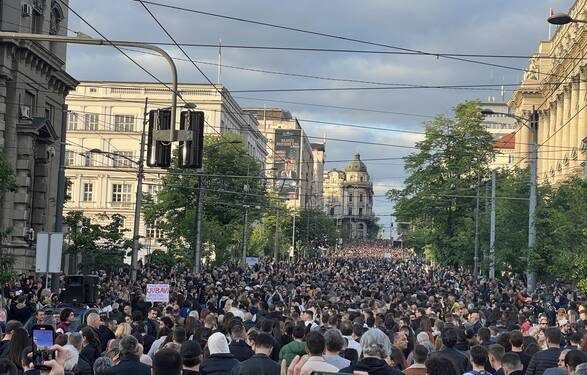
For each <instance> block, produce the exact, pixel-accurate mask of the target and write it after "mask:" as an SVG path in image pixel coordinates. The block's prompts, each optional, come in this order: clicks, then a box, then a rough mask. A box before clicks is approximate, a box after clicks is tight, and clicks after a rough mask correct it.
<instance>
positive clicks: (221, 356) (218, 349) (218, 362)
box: [200, 332, 239, 375]
mask: <svg viewBox="0 0 587 375" xmlns="http://www.w3.org/2000/svg"><path fill="white" fill-rule="evenodd" d="M208 350H209V352H210V356H209V357H208V358H204V361H203V362H202V366H200V373H201V374H202V375H227V374H230V372H231V371H232V368H233V367H234V366H236V365H238V364H239V361H238V360H237V359H236V358H234V355H232V354H231V353H230V349H229V348H228V342H227V341H226V337H225V336H224V334H222V333H220V332H216V333H213V334H212V335H211V336H210V337H209V338H208Z"/></svg>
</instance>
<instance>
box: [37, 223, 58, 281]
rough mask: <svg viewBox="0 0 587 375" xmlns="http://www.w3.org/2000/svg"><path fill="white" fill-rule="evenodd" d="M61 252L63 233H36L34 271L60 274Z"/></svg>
mask: <svg viewBox="0 0 587 375" xmlns="http://www.w3.org/2000/svg"><path fill="white" fill-rule="evenodd" d="M62 251H63V233H61V232H54V233H38V234H37V246H36V254H35V271H36V272H39V273H59V272H61V253H62ZM47 267H48V268H47Z"/></svg>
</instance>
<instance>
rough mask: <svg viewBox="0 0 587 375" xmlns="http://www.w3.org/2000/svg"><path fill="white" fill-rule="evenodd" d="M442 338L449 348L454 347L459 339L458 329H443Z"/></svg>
mask: <svg viewBox="0 0 587 375" xmlns="http://www.w3.org/2000/svg"><path fill="white" fill-rule="evenodd" d="M441 338H442V343H443V344H444V346H446V347H447V348H454V347H455V345H456V344H457V341H458V339H459V336H458V332H457V329H456V328H453V327H448V328H445V329H444V330H442V335H441Z"/></svg>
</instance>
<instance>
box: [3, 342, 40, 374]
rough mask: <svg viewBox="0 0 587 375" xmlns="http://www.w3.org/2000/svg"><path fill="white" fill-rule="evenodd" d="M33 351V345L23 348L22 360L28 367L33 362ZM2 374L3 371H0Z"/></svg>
mask: <svg viewBox="0 0 587 375" xmlns="http://www.w3.org/2000/svg"><path fill="white" fill-rule="evenodd" d="M32 353H33V347H32V346H27V347H26V348H24V349H23V350H22V353H21V355H20V360H21V362H22V363H24V364H25V366H27V367H28V366H29V365H30V364H31V363H32V362H33V356H32ZM29 354H31V355H29ZM0 374H1V372H0Z"/></svg>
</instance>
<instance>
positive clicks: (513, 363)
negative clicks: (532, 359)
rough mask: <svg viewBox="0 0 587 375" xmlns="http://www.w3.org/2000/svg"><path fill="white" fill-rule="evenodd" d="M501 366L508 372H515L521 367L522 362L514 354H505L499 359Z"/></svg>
mask: <svg viewBox="0 0 587 375" xmlns="http://www.w3.org/2000/svg"><path fill="white" fill-rule="evenodd" d="M501 366H502V367H504V368H507V369H508V370H516V369H519V368H520V367H522V361H521V360H520V356H519V355H517V354H516V353H505V354H504V355H503V357H502V358H501Z"/></svg>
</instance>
